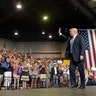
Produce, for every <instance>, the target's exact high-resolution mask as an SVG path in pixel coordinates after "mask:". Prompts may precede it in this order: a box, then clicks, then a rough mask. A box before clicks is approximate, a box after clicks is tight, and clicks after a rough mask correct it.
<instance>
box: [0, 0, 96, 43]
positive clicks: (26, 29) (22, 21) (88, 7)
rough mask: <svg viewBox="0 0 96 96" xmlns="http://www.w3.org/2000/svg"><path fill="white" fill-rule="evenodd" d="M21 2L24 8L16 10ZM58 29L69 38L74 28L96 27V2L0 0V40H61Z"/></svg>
mask: <svg viewBox="0 0 96 96" xmlns="http://www.w3.org/2000/svg"><path fill="white" fill-rule="evenodd" d="M18 2H19V3H21V4H22V8H21V9H17V8H16V4H17V3H18ZM45 15H46V16H48V19H47V20H46V21H44V20H43V16H45ZM59 27H61V28H62V32H63V33H64V34H66V35H69V31H68V29H69V28H72V27H77V28H79V29H81V28H82V29H83V28H84V29H86V28H95V27H96V0H0V38H6V39H9V40H13V41H17V42H19V41H26V42H27V41H62V39H61V38H60V37H59V36H58V28H59ZM43 30H44V32H45V34H42V31H43ZM14 32H18V36H15V35H14ZM49 34H51V35H52V38H51V39H50V38H48V36H49Z"/></svg>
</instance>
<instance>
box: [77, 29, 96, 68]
mask: <svg viewBox="0 0 96 96" xmlns="http://www.w3.org/2000/svg"><path fill="white" fill-rule="evenodd" d="M78 33H79V34H80V35H81V36H82V37H83V38H84V41H85V47H86V48H85V56H86V61H85V68H87V69H91V67H96V29H79V30H78Z"/></svg>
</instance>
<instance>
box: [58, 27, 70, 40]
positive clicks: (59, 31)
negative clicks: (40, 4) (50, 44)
mask: <svg viewBox="0 0 96 96" xmlns="http://www.w3.org/2000/svg"><path fill="white" fill-rule="evenodd" d="M58 33H59V36H62V37H63V38H64V39H68V38H69V37H68V36H66V35H64V34H62V33H61V28H60V27H59V30H58Z"/></svg>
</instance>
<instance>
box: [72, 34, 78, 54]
mask: <svg viewBox="0 0 96 96" xmlns="http://www.w3.org/2000/svg"><path fill="white" fill-rule="evenodd" d="M77 35H78V34H75V35H74V36H73V38H72V39H71V40H70V46H71V47H70V53H72V48H73V43H74V40H75V38H76V36H77Z"/></svg>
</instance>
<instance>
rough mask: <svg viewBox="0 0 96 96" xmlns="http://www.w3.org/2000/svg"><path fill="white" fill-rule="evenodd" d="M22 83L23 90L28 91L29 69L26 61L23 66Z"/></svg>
mask: <svg viewBox="0 0 96 96" xmlns="http://www.w3.org/2000/svg"><path fill="white" fill-rule="evenodd" d="M21 81H22V85H23V89H26V87H27V82H28V81H29V67H28V66H27V62H26V61H23V64H22V73H21Z"/></svg>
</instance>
